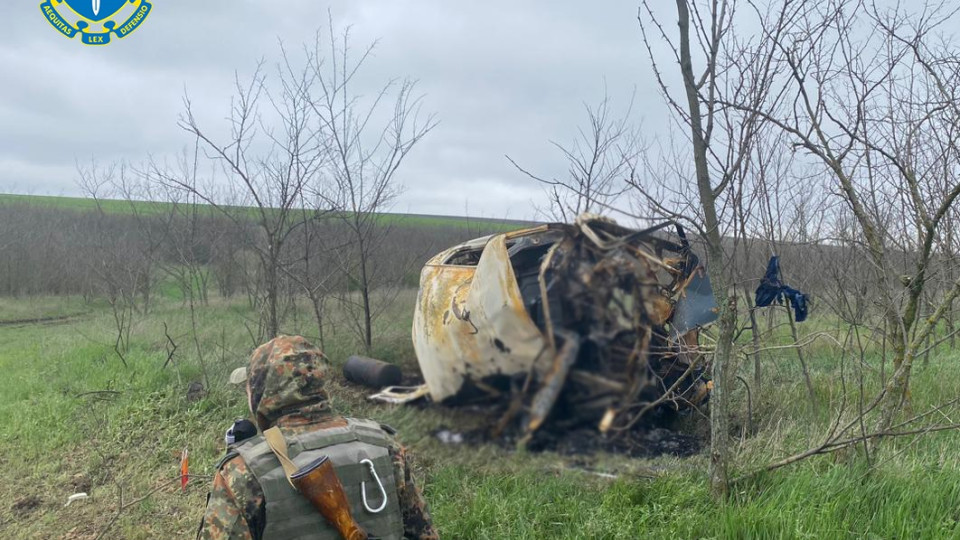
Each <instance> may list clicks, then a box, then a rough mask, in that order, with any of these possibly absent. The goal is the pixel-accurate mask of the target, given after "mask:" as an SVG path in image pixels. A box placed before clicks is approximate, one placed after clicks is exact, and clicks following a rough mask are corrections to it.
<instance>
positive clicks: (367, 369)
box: [343, 355, 403, 388]
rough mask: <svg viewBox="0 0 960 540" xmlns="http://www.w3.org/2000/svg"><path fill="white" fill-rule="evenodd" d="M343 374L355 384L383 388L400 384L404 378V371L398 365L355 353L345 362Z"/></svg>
mask: <svg viewBox="0 0 960 540" xmlns="http://www.w3.org/2000/svg"><path fill="white" fill-rule="evenodd" d="M343 376H344V377H345V378H346V379H347V380H348V381H350V382H352V383H355V384H362V385H364V386H369V387H371V388H383V387H385V386H396V385H399V384H400V382H401V380H402V379H403V372H402V371H400V368H399V367H398V366H395V365H393V364H390V363H387V362H384V361H382V360H377V359H375V358H367V357H366V356H357V355H354V356H351V357H350V358H348V359H347V363H346V364H344V366H343Z"/></svg>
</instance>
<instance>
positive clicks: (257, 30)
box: [0, 0, 669, 218]
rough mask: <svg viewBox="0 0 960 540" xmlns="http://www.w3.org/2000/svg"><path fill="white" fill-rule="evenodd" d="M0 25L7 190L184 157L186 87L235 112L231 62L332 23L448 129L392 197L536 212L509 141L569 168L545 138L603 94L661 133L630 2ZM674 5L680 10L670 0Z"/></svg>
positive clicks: (460, 208)
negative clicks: (126, 30)
mask: <svg viewBox="0 0 960 540" xmlns="http://www.w3.org/2000/svg"><path fill="white" fill-rule="evenodd" d="M7 3H8V4H11V5H7V6H5V9H6V24H5V25H4V32H3V33H0V73H3V77H2V80H3V84H0V192H7V193H33V194H50V195H79V194H80V192H79V189H78V188H77V186H76V184H75V181H76V173H75V162H76V161H77V160H80V161H87V160H89V159H91V158H94V157H95V158H97V159H98V160H99V161H103V162H106V161H112V160H114V159H127V160H130V161H132V162H137V161H141V160H143V159H145V158H146V157H148V155H153V156H164V155H172V154H174V153H176V152H177V151H178V150H180V149H182V148H183V147H184V146H185V145H186V144H188V142H189V138H188V137H187V136H186V134H185V133H184V132H183V131H182V130H180V129H179V128H178V127H177V118H178V115H179V114H180V112H181V111H182V96H183V93H184V91H185V90H186V91H187V92H188V94H189V95H190V97H191V99H192V100H193V102H194V106H195V107H196V108H197V109H198V110H199V111H201V112H202V114H203V117H204V118H206V119H208V120H209V121H210V122H217V121H221V120H222V119H223V118H224V117H225V116H226V115H227V112H228V107H229V101H230V96H231V93H232V88H231V84H232V82H233V76H234V72H235V71H237V72H239V73H240V74H241V76H243V75H244V74H246V75H249V74H250V73H251V72H252V69H253V67H254V66H255V64H256V60H257V59H258V58H261V57H262V58H265V59H267V61H271V60H275V59H276V58H277V52H278V47H277V38H278V37H279V38H282V40H283V41H284V42H285V44H287V45H290V46H298V45H299V44H302V43H304V42H306V41H310V40H311V39H312V37H313V35H314V33H315V32H316V30H317V29H318V28H320V27H321V25H325V24H326V21H327V10H328V9H329V10H330V11H331V12H332V14H333V17H334V20H335V23H336V24H338V25H348V24H349V25H352V27H353V36H354V43H355V45H357V46H360V45H362V44H367V43H370V42H371V41H373V40H375V39H379V44H378V46H377V49H376V53H375V56H374V57H373V58H372V59H371V60H370V62H369V63H368V64H367V65H366V67H365V71H364V75H363V79H362V80H363V81H364V83H365V84H367V83H369V84H370V88H369V90H370V91H373V90H374V89H375V88H376V85H378V84H380V83H383V82H385V81H387V80H389V79H391V78H393V77H410V78H413V79H416V80H418V81H419V83H418V84H419V89H420V91H421V92H422V93H423V94H425V107H426V109H427V110H428V111H432V112H435V113H436V114H437V118H438V119H439V121H440V124H439V125H438V127H437V128H436V129H435V130H434V131H433V132H431V133H430V134H429V135H428V136H427V138H425V139H424V140H423V142H422V143H421V144H420V146H418V147H417V148H416V149H415V150H414V151H413V153H412V155H411V157H410V158H409V160H408V161H407V162H406V163H405V164H404V166H403V169H402V171H401V173H400V176H399V180H401V181H402V183H403V185H404V188H405V191H404V194H403V195H402V197H401V198H400V199H399V200H398V202H397V203H396V205H395V206H394V210H395V211H398V212H413V213H427V214H463V213H464V212H469V213H470V214H471V215H475V216H476V215H483V216H486V217H512V218H530V217H533V216H534V214H533V209H532V206H533V205H542V204H543V203H544V196H543V191H542V188H541V187H540V186H539V185H537V184H536V183H534V182H532V181H530V180H528V179H526V178H525V177H524V176H523V175H522V174H521V173H519V172H517V171H516V170H515V169H514V168H513V167H512V166H511V165H510V164H509V162H507V160H506V159H505V158H504V154H509V155H510V156H511V157H513V158H514V159H516V160H517V161H518V162H520V163H521V164H522V165H524V166H525V167H527V168H528V169H529V170H532V171H536V172H538V173H542V174H543V175H545V176H550V175H559V174H562V173H563V169H564V163H563V161H562V159H561V157H560V156H559V155H558V154H557V152H556V150H555V149H553V148H552V147H551V146H550V144H549V141H550V140H556V141H558V142H561V143H562V142H567V141H570V140H571V139H572V138H573V137H574V136H575V134H576V130H577V127H578V126H579V125H581V124H582V123H583V121H584V109H583V104H584V103H585V102H587V103H596V102H597V101H598V100H599V99H600V98H601V97H602V96H603V93H604V87H605V86H606V88H607V91H608V93H609V94H610V96H611V98H612V99H613V100H614V105H615V106H625V105H626V104H627V102H628V101H629V99H630V96H631V95H634V92H635V102H636V104H635V107H634V111H635V114H634V116H635V117H636V121H637V122H642V123H643V125H644V127H645V130H646V131H647V133H648V138H649V135H651V134H652V135H653V136H654V137H655V136H656V133H657V132H658V131H659V130H661V129H662V126H664V125H665V124H666V121H665V110H664V106H663V104H662V100H661V98H660V97H659V95H658V93H657V90H656V86H655V84H654V81H653V80H652V73H651V70H650V68H649V65H648V61H647V59H646V57H645V53H644V50H643V47H642V43H641V41H640V32H639V28H638V24H637V21H636V13H637V3H636V1H635V0H605V1H603V2H587V1H582V0H581V1H577V0H549V1H547V0H537V1H524V2H516V1H509V0H485V1H482V2H481V1H469V2H468V1H449V0H446V1H444V0H390V1H365V0H350V1H334V2H331V3H323V2H316V1H310V0H287V1H284V2H274V1H270V2H268V1H266V0H260V1H253V0H232V1H227V0H202V1H189V2H188V1H186V0H179V1H173V0H156V2H155V5H154V9H153V12H152V14H151V15H150V17H149V19H148V20H147V21H146V23H145V24H144V25H143V26H142V27H141V28H140V29H139V30H137V31H136V32H135V33H134V34H133V35H131V36H129V37H127V38H125V39H123V40H116V39H115V40H114V43H112V44H110V45H108V46H106V47H89V46H84V45H82V44H80V43H79V41H78V39H77V38H74V39H73V40H68V39H66V38H64V37H63V36H61V35H60V34H59V33H58V32H56V31H55V30H54V29H53V27H51V26H50V25H49V23H47V21H46V20H45V19H44V16H43V14H42V13H41V12H40V9H39V5H40V1H39V0H36V1H34V0H16V1H13V0H10V1H8V2H7ZM667 13H669V12H667Z"/></svg>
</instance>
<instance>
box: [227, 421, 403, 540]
mask: <svg viewBox="0 0 960 540" xmlns="http://www.w3.org/2000/svg"><path fill="white" fill-rule="evenodd" d="M346 420H347V425H346V426H343V427H332V428H324V429H320V430H317V431H311V432H306V433H300V434H297V435H291V434H288V433H284V434H283V436H284V439H285V440H286V442H287V453H288V455H289V457H290V459H291V460H293V462H294V463H295V464H296V465H297V466H298V467H303V466H304V465H307V464H309V463H310V462H312V461H313V460H315V459H317V458H319V457H320V456H324V455H325V456H327V457H329V458H330V461H331V462H333V465H334V467H335V469H336V472H337V476H338V477H339V478H340V483H341V484H343V490H344V492H346V495H347V499H349V501H350V506H351V509H352V513H353V518H354V519H355V520H356V521H357V523H359V524H360V526H361V527H363V529H364V530H365V531H367V533H368V534H369V535H370V537H375V538H383V539H398V540H399V539H401V538H403V518H402V515H401V513H400V502H399V500H398V492H397V482H396V479H395V478H394V472H393V471H394V469H393V463H392V461H391V459H390V454H389V451H388V448H389V446H390V439H389V436H388V435H387V434H386V432H384V431H383V429H382V428H381V427H380V425H379V424H377V423H376V422H373V421H370V420H355V419H352V418H347V419H346ZM236 451H237V452H238V453H239V454H240V456H241V457H243V460H244V462H246V464H247V467H248V468H249V469H250V471H251V472H252V473H253V475H254V476H255V477H256V479H257V481H258V482H259V483H260V487H261V488H263V496H264V499H265V501H266V528H265V529H264V531H263V538H264V539H265V540H326V539H330V540H335V539H339V538H340V534H339V533H338V532H337V530H336V529H334V528H333V526H332V525H330V524H329V523H328V522H327V521H326V520H325V519H324V518H323V516H321V515H320V513H319V512H317V510H316V509H314V507H313V506H311V505H310V503H309V502H308V501H307V499H306V498H304V497H303V496H302V495H300V494H299V493H297V492H296V491H295V490H294V489H293V487H291V486H290V484H289V482H287V478H286V475H285V474H284V471H283V467H282V466H281V465H280V461H279V460H278V459H277V458H276V456H275V455H274V454H273V452H272V451H271V450H270V447H269V445H268V444H267V441H266V440H265V439H264V438H263V436H262V435H257V436H256V437H254V438H252V439H250V440H248V441H245V442H244V443H242V444H240V445H238V446H237V448H236ZM364 459H369V460H370V461H372V462H373V464H374V468H375V469H376V471H377V476H379V478H380V482H381V483H382V484H383V488H384V491H385V492H386V494H387V503H386V506H385V507H384V508H383V510H381V511H380V512H378V513H371V512H370V511H368V510H367V509H366V508H365V507H364V504H363V497H362V495H361V482H362V483H364V485H365V489H366V494H367V502H368V505H367V506H370V507H371V508H374V509H375V508H376V507H378V506H380V504H381V503H382V501H383V494H382V492H381V490H380V488H379V487H378V486H377V481H376V480H375V479H374V477H373V475H372V474H371V472H370V469H369V466H368V465H361V463H360V462H361V460H364Z"/></svg>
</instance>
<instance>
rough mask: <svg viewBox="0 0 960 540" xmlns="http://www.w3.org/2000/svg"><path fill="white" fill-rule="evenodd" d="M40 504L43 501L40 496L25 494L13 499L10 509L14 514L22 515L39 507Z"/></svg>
mask: <svg viewBox="0 0 960 540" xmlns="http://www.w3.org/2000/svg"><path fill="white" fill-rule="evenodd" d="M41 504H43V501H42V500H41V499H40V497H37V496H36V495H27V496H24V497H20V498H19V499H17V500H16V501H14V502H13V504H12V505H10V510H11V511H12V512H13V513H14V515H16V516H20V517H22V516H25V515H27V514H29V513H31V512H33V511H34V510H36V509H37V508H39V507H40V505H41Z"/></svg>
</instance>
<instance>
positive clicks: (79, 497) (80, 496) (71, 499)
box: [63, 493, 90, 508]
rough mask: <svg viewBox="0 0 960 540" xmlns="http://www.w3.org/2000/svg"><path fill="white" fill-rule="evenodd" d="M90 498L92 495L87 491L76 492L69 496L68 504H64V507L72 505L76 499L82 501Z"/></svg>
mask: <svg viewBox="0 0 960 540" xmlns="http://www.w3.org/2000/svg"><path fill="white" fill-rule="evenodd" d="M89 498H90V495H87V494H86V493H74V494H73V495H71V496H69V497H67V504H65V505H63V506H64V508H66V507H67V506H70V505H71V504H72V503H74V502H76V501H82V500H84V499H89Z"/></svg>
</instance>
